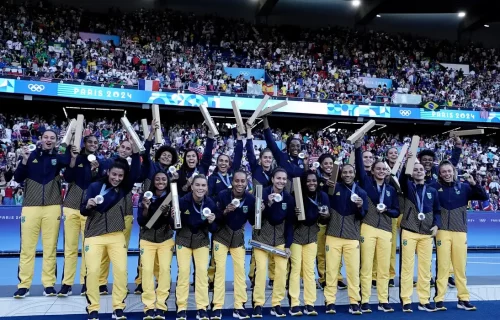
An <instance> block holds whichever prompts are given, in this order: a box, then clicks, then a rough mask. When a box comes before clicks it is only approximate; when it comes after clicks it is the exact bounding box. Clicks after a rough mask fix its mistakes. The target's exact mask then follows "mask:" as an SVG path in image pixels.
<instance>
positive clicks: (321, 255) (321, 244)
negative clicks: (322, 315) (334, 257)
mask: <svg viewBox="0 0 500 320" xmlns="http://www.w3.org/2000/svg"><path fill="white" fill-rule="evenodd" d="M318 225H319V232H318V256H317V257H316V261H317V262H316V264H317V265H316V268H317V270H318V275H319V284H320V285H321V287H322V288H324V287H325V286H326V280H325V276H326V257H325V245H326V225H324V224H321V223H319V224H318ZM337 280H338V282H337V285H338V288H339V289H340V290H344V289H347V285H346V284H345V283H344V277H343V276H342V257H341V259H340V266H339V275H338V278H337Z"/></svg>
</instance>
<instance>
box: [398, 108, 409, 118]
mask: <svg viewBox="0 0 500 320" xmlns="http://www.w3.org/2000/svg"><path fill="white" fill-rule="evenodd" d="M399 114H400V115H402V116H403V117H409V116H410V115H411V110H399Z"/></svg>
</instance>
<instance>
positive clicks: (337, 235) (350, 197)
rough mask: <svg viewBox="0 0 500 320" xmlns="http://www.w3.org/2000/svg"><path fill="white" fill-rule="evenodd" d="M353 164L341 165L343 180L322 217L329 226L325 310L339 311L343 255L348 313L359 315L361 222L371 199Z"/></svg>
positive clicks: (328, 311) (327, 233)
mask: <svg viewBox="0 0 500 320" xmlns="http://www.w3.org/2000/svg"><path fill="white" fill-rule="evenodd" d="M355 176H356V175H355V171H354V167H353V166H352V165H349V164H346V165H344V166H343V167H342V172H341V179H342V182H340V183H337V184H336V185H335V192H334V194H332V195H330V196H329V198H330V205H331V209H330V215H329V216H328V217H325V218H324V219H323V220H324V222H325V223H327V229H326V245H325V251H326V287H325V291H324V294H325V304H326V313H330V314H332V313H336V310H335V302H336V300H337V297H336V296H337V287H338V286H337V284H336V281H335V280H336V275H337V273H338V270H337V268H339V262H340V261H341V260H342V255H344V260H345V266H346V270H347V281H348V283H349V286H348V290H347V293H348V296H349V313H351V314H356V315H359V314H361V309H360V307H359V301H360V300H361V295H360V282H359V268H360V248H359V240H358V239H359V238H360V231H359V230H360V225H361V220H362V219H363V217H364V216H365V214H366V211H367V208H368V201H367V195H366V192H365V191H364V190H363V189H361V188H360V187H359V186H358V185H356V184H355V183H354V177H355Z"/></svg>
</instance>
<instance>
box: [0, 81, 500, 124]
mask: <svg viewBox="0 0 500 320" xmlns="http://www.w3.org/2000/svg"><path fill="white" fill-rule="evenodd" d="M0 93H7V94H25V95H32V96H33V95H34V96H51V97H58V98H72V99H87V100H100V101H113V102H124V103H144V104H158V105H162V106H183V107H190V108H198V106H200V105H201V104H205V105H207V106H208V108H216V109H227V110H232V105H231V101H232V100H234V99H235V96H234V95H198V94H194V93H178V92H164V91H161V92H160V91H143V90H134V89H126V88H114V87H104V86H103V87H98V86H88V85H76V84H68V83H53V82H40V81H27V80H15V79H5V78H0ZM261 98H262V97H252V96H248V95H247V96H238V98H237V99H238V101H239V102H240V110H244V111H255V109H256V108H257V106H258V105H259V103H260V101H261ZM283 99H285V98H282V99H281V100H283ZM276 103H277V102H276V101H275V99H272V100H270V101H269V102H268V103H267V105H266V106H272V105H274V104H276ZM276 112H278V113H295V114H309V115H322V116H323V115H330V116H345V117H369V118H386V119H389V118H391V119H405V120H412V121H413V120H415V121H416V120H434V121H456V122H473V123H491V122H493V123H500V112H489V113H484V114H482V113H481V112H480V111H475V110H438V111H429V110H427V109H424V108H419V107H418V106H385V105H357V104H343V103H335V102H333V101H332V100H316V101H314V100H313V101H311V100H309V101H305V100H302V99H291V98H290V99H288V105H287V106H285V107H283V108H281V109H279V110H278V111H276Z"/></svg>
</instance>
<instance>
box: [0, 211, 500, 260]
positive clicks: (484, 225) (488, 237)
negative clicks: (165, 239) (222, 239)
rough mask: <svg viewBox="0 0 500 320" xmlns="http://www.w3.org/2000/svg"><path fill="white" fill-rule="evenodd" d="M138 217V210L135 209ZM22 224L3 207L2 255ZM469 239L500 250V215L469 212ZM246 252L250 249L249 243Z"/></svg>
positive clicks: (11, 248) (14, 245) (248, 232)
mask: <svg viewBox="0 0 500 320" xmlns="http://www.w3.org/2000/svg"><path fill="white" fill-rule="evenodd" d="M134 216H136V209H134ZM20 225H21V207H20V206H0V255H1V254H18V253H19V250H20V247H19V244H20V241H19V235H20ZM468 226H469V232H468V239H467V244H468V246H469V248H473V249H500V237H498V236H497V235H498V228H499V226H500V213H495V212H478V211H474V212H469V216H468ZM251 236H252V228H251V226H250V225H248V224H247V226H246V228H245V239H246V240H247V242H248V240H249V239H250V238H251ZM138 246H139V226H138V225H137V223H134V225H133V228H132V235H131V238H130V246H129V250H131V251H137V250H138ZM246 246H247V249H250V247H249V246H248V244H246ZM37 251H39V252H41V251H42V244H41V241H39V242H38V246H37ZM57 251H58V252H63V251H64V228H63V224H62V223H61V227H60V232H59V241H58V243H57Z"/></svg>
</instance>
